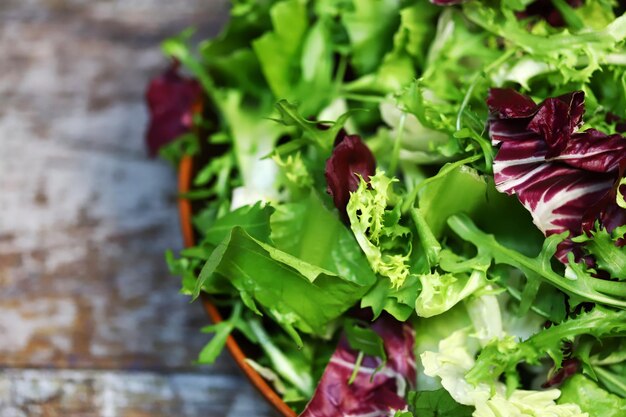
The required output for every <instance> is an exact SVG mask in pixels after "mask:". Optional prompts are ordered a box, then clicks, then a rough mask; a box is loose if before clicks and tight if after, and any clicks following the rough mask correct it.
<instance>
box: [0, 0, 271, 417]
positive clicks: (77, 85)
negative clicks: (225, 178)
mask: <svg viewBox="0 0 626 417" xmlns="http://www.w3.org/2000/svg"><path fill="white" fill-rule="evenodd" d="M226 10H227V6H226V4H225V2H224V1H223V0H221V1H216V0H176V1H172V0H0V417H22V416H24V417H26V416H28V417H37V416H63V417H68V416H69V417H72V416H84V417H87V416H102V417H116V416H168V417H169V416H176V417H186V416H233V417H234V416H269V415H274V414H273V413H272V412H271V411H270V410H269V408H268V406H267V405H266V404H265V402H264V401H263V400H262V399H261V397H260V396H259V395H258V394H257V393H256V392H255V391H254V390H253V389H252V388H251V387H250V386H249V385H248V384H247V383H246V381H245V380H244V379H243V377H242V376H241V375H240V373H239V371H238V369H236V368H235V366H234V364H233V362H232V361H231V360H230V358H229V357H227V356H223V357H222V358H221V359H220V360H219V361H218V363H217V364H216V365H215V366H212V367H204V368H199V367H197V366H195V365H194V364H193V361H194V359H195V358H196V355H197V353H198V352H199V350H200V349H201V347H202V346H203V345H204V343H206V342H207V340H208V337H207V336H206V335H202V334H200V333H199V329H200V328H201V327H202V326H203V325H205V324H207V319H206V318H205V315H204V314H203V312H202V310H201V306H200V305H199V304H195V305H193V304H192V305H190V304H189V303H188V299H187V298H186V297H184V296H181V295H179V294H177V291H178V288H179V282H178V279H177V278H175V277H172V276H170V275H169V274H168V272H167V268H166V266H165V263H164V260H163V251H164V250H165V249H167V248H172V249H175V250H176V249H179V248H180V247H181V245H182V243H181V237H180V233H179V224H178V218H177V212H176V207H175V200H176V190H175V173H174V172H173V170H172V169H171V168H170V167H169V166H167V165H166V164H165V163H164V162H162V161H155V160H150V159H148V158H147V157H146V153H145V151H144V145H143V132H144V128H145V125H146V119H147V115H146V110H145V107H144V103H143V93H144V89H145V85H146V82H147V81H148V79H149V78H150V77H151V76H153V75H154V74H156V73H158V72H159V71H161V70H163V69H164V67H165V66H166V61H165V60H164V58H163V57H162V56H161V54H160V50H159V43H160V41H161V40H163V39H164V38H166V37H167V36H170V35H173V34H176V33H177V32H179V31H180V30H182V29H183V28H184V27H186V26H188V25H196V26H197V27H198V28H199V34H200V36H207V35H210V34H214V33H215V32H216V31H217V30H218V29H219V25H220V22H223V21H224V20H225V18H226V16H227V11H226Z"/></svg>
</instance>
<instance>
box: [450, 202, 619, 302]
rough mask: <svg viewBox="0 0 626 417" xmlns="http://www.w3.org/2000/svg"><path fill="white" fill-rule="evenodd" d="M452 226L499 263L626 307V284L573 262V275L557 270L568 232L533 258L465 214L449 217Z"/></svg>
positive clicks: (595, 299)
mask: <svg viewBox="0 0 626 417" xmlns="http://www.w3.org/2000/svg"><path fill="white" fill-rule="evenodd" d="M448 225H449V226H450V227H451V228H452V230H453V231H454V232H455V233H456V234H457V235H459V236H460V237H461V238H462V239H463V240H466V241H469V242H471V243H472V244H474V245H475V246H476V247H477V248H478V253H479V254H483V255H484V256H489V257H491V258H493V259H494V261H495V263H496V264H499V263H504V264H507V265H511V266H514V267H516V268H518V269H520V270H521V271H522V272H524V274H525V275H526V277H531V279H534V278H535V277H540V278H541V279H543V280H544V281H545V282H547V283H549V284H551V285H553V286H555V287H557V288H559V289H560V290H561V291H564V292H565V293H567V294H571V295H575V296H578V297H581V298H582V299H584V300H588V301H592V302H596V303H600V304H605V305H609V306H614V307H619V308H626V300H624V299H623V298H622V297H624V296H625V295H626V293H625V292H624V290H625V288H626V287H624V286H623V283H617V282H611V281H604V280H600V279H597V278H594V277H592V276H590V275H588V274H587V273H586V272H585V271H584V270H583V269H582V267H581V266H578V267H577V266H576V265H575V264H573V263H570V267H572V270H571V271H572V272H571V273H572V274H574V277H575V278H574V277H573V278H567V277H564V276H562V275H559V274H558V273H556V272H555V271H554V270H553V269H552V266H551V259H552V258H553V256H554V254H555V252H556V247H557V245H558V244H559V243H560V242H561V241H562V240H563V239H564V238H565V235H552V236H550V237H548V238H547V239H546V240H545V243H544V246H543V249H542V251H541V253H540V254H539V255H538V256H537V257H536V258H530V257H527V256H525V255H522V254H521V253H519V252H516V251H514V250H511V249H509V248H506V247H504V246H502V245H500V244H499V243H498V242H497V241H496V239H495V238H494V237H493V235H488V234H486V233H484V232H482V231H481V230H479V229H478V228H477V227H476V226H475V225H474V223H473V222H472V221H471V220H470V219H469V217H467V216H466V215H463V214H457V215H454V216H452V217H450V218H449V219H448Z"/></svg>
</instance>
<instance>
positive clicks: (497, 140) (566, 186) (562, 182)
mask: <svg viewBox="0 0 626 417" xmlns="http://www.w3.org/2000/svg"><path fill="white" fill-rule="evenodd" d="M530 103H532V100H531V99H530V98H529V97H526V96H524V95H522V94H519V93H517V92H515V91H514V90H511V89H497V88H494V89H491V90H490V92H489V97H488V99H487V105H488V106H489V109H490V111H491V118H490V121H489V135H490V137H491V141H492V143H493V144H494V145H496V146H499V150H498V153H497V155H496V157H495V159H494V164H493V171H494V177H495V182H496V188H497V189H498V191H500V192H503V193H507V194H509V195H512V194H516V195H517V197H518V198H519V200H520V202H521V203H522V204H523V205H524V207H526V209H527V210H528V211H530V213H531V215H532V218H533V222H534V223H535V225H536V226H537V227H538V228H539V229H540V230H541V231H542V232H543V234H544V235H546V236H548V235H551V234H554V233H561V232H564V231H569V232H570V237H574V236H578V235H580V234H582V233H584V232H589V231H590V230H591V229H592V228H593V225H594V222H596V221H600V223H601V224H602V225H603V226H604V227H605V228H607V230H609V231H611V230H613V229H614V228H615V227H617V226H620V225H622V224H626V210H624V209H622V208H620V207H619V206H617V204H616V201H615V196H616V190H617V186H618V183H619V180H620V179H621V178H622V176H623V173H624V169H626V139H624V138H623V137H622V136H620V135H618V134H614V135H606V134H604V133H602V132H599V131H597V130H595V129H588V130H586V131H584V132H576V129H577V128H578V127H580V125H581V124H582V115H583V113H584V93H583V92H581V91H577V92H573V93H569V94H565V95H562V96H559V97H555V98H548V99H546V100H545V101H543V102H542V103H541V104H539V105H534V107H533V106H531V105H530ZM573 248H574V245H573V244H572V242H571V241H569V240H566V241H565V242H563V243H562V244H561V246H560V247H559V250H558V252H557V257H558V258H559V259H560V260H561V261H564V262H565V261H566V256H567V252H569V251H570V250H572V249H573Z"/></svg>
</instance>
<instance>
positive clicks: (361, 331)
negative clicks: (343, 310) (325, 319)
mask: <svg viewBox="0 0 626 417" xmlns="http://www.w3.org/2000/svg"><path fill="white" fill-rule="evenodd" d="M343 330H344V334H345V335H346V339H347V340H348V344H349V345H350V348H351V349H354V350H357V351H360V352H363V354H365V355H368V356H373V357H376V358H380V359H382V362H381V364H380V367H381V368H382V367H384V366H385V364H386V362H387V354H386V353H385V346H384V343H383V339H382V338H381V337H380V335H379V334H378V333H376V332H375V331H374V330H373V329H372V328H371V327H364V326H363V323H360V322H359V321H357V320H353V319H349V320H347V321H346V322H345V323H344V327H343Z"/></svg>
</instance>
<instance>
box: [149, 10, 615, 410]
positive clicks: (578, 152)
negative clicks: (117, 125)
mask: <svg viewBox="0 0 626 417" xmlns="http://www.w3.org/2000/svg"><path fill="white" fill-rule="evenodd" d="M553 3H554V4H553ZM625 10H626V5H621V4H618V2H617V1H613V0H602V1H600V0H598V1H591V0H587V1H583V0H559V1H557V0H553V1H552V0H523V1H512V0H494V1H491V0H490V1H486V0H485V1H481V0H467V1H462V0H431V1H427V0H406V1H404V0H403V1H397V0H385V1H380V0H363V1H361V0H358V1H357V0H352V1H350V0H348V1H344V0H339V1H336V0H330V1H328V0H319V1H314V0H309V1H305V0H268V1H266V2H257V1H246V0H244V1H239V0H238V1H236V2H234V4H233V8H232V10H231V20H230V22H229V23H228V24H227V26H226V28H225V29H224V31H223V32H222V34H220V35H219V36H218V37H216V38H214V39H211V40H207V41H205V42H203V43H202V44H200V45H197V46H196V45H195V44H194V43H193V39H192V37H191V32H189V31H185V32H184V33H182V34H180V35H178V36H175V37H173V38H171V39H168V40H166V41H165V42H164V43H163V50H164V52H165V54H166V55H167V56H168V57H170V58H171V65H170V68H169V69H168V70H167V71H166V72H164V73H163V74H162V75H160V76H158V77H156V78H155V79H153V80H152V81H151V83H150V87H149V90H148V93H147V101H148V105H149V107H150V113H151V116H152V117H151V123H150V127H149V129H148V135H147V139H148V145H149V149H150V151H151V153H152V154H156V153H159V154H160V155H161V156H163V157H164V158H165V159H167V160H169V161H170V162H173V163H174V164H175V165H176V166H177V167H178V170H179V171H178V172H179V187H178V188H179V192H180V200H179V209H180V221H181V228H182V233H183V236H184V243H185V249H183V250H181V251H180V253H179V254H174V253H172V252H171V251H168V252H167V254H166V260H167V263H168V266H169V268H170V271H171V272H172V274H173V275H177V276H180V277H181V284H182V286H181V293H183V294H186V295H189V296H190V297H192V298H193V299H194V300H195V299H199V300H200V301H201V302H202V304H203V306H204V309H205V310H206V312H207V314H208V316H209V317H210V318H211V321H212V322H213V324H212V325H208V326H206V327H205V328H203V329H202V331H203V332H204V333H213V334H214V336H213V337H212V338H211V339H210V340H209V341H208V343H207V345H206V346H205V347H204V348H203V349H202V351H201V352H200V353H199V357H198V362H199V363H203V364H210V363H213V362H214V361H215V360H216V359H217V358H218V356H219V353H220V352H221V351H222V349H223V348H224V347H226V348H227V349H228V350H229V351H230V353H231V355H232V356H233V358H234V359H235V361H236V363H237V364H238V366H239V367H240V368H241V369H242V371H243V372H244V374H245V375H246V376H247V378H248V379H249V380H250V382H251V383H252V384H253V385H254V386H255V387H256V388H257V389H258V390H259V391H260V392H261V393H262V394H263V396H264V397H265V398H266V399H267V400H268V401H269V402H270V403H271V404H272V405H273V406H274V408H275V409H276V410H277V411H279V412H280V413H281V414H282V415H283V416H295V414H299V415H300V416H302V417H313V416H315V417H320V416H322V417H334V416H341V415H346V416H347V415H350V416H355V417H357V416H358V417H363V416H367V417H390V416H394V417H424V416H429V415H437V416H440V417H469V416H472V417H493V416H509V415H510V416H516V415H524V416H531V417H543V416H548V415H549V416H555V417H620V416H625V415H626V176H625V175H624V174H625V173H626V137H625V136H624V133H626V110H625V109H626V87H625V86H626V14H624V11H625ZM278 58H281V59H278Z"/></svg>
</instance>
